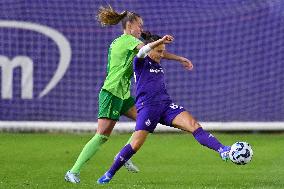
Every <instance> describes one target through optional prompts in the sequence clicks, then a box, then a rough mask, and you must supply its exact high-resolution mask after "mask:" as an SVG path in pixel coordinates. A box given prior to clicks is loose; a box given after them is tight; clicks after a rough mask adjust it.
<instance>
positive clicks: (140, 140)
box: [130, 130, 149, 152]
mask: <svg viewBox="0 0 284 189" xmlns="http://www.w3.org/2000/svg"><path fill="white" fill-rule="evenodd" d="M148 134H149V131H146V130H139V131H135V132H134V135H133V138H132V141H131V143H130V145H131V147H132V148H133V150H134V151H136V152H137V151H138V150H139V149H140V148H141V146H142V145H143V144H144V142H145V141H146V138H147V136H148Z"/></svg>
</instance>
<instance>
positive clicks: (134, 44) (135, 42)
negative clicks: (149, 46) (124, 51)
mask: <svg viewBox="0 0 284 189" xmlns="http://www.w3.org/2000/svg"><path fill="white" fill-rule="evenodd" d="M127 43H128V44H127V48H128V49H129V50H134V49H135V47H137V46H138V45H139V44H141V43H143V42H142V41H141V40H139V39H137V38H135V37H133V36H129V39H128V40H127Z"/></svg>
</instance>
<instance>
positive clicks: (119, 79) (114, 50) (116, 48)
mask: <svg viewBox="0 0 284 189" xmlns="http://www.w3.org/2000/svg"><path fill="white" fill-rule="evenodd" d="M141 43H142V41H140V40H139V39H137V38H135V37H133V36H132V35H128V34H123V35H121V36H120V37H118V38H116V39H115V40H114V41H113V42H112V43H111V45H110V47H109V51H108V64H107V76H106V80H105V82H104V85H103V89H105V90H107V91H109V92H110V93H112V94H113V95H115V96H117V97H119V98H121V99H127V98H129V97H130V82H131V78H132V76H133V68H132V61H133V58H134V56H135V55H136V54H137V53H138V50H137V49H136V48H135V47H137V45H139V44H141Z"/></svg>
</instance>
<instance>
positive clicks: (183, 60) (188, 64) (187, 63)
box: [179, 57, 193, 70]
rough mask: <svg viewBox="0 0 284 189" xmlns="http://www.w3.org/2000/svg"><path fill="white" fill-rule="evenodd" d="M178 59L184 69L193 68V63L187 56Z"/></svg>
mask: <svg viewBox="0 0 284 189" xmlns="http://www.w3.org/2000/svg"><path fill="white" fill-rule="evenodd" d="M179 61H180V63H181V64H182V65H183V66H184V68H185V69H187V70H192V69H193V64H192V63H191V61H190V60H188V59H187V58H184V57H181V58H180V60H179Z"/></svg>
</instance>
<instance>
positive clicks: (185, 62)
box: [164, 52, 193, 70]
mask: <svg viewBox="0 0 284 189" xmlns="http://www.w3.org/2000/svg"><path fill="white" fill-rule="evenodd" d="M164 58H165V59H168V60H175V61H178V62H180V63H181V64H182V65H183V66H184V68H185V69H187V70H192V69H193V64H192V63H191V61H190V60H188V59H187V58H185V57H182V56H178V55H175V54H172V53H169V52H165V53H164Z"/></svg>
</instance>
